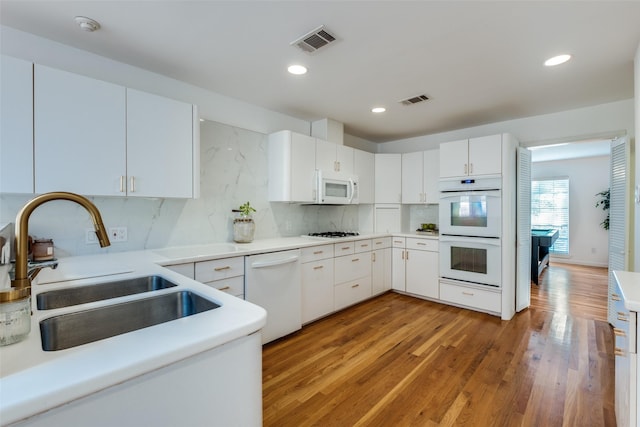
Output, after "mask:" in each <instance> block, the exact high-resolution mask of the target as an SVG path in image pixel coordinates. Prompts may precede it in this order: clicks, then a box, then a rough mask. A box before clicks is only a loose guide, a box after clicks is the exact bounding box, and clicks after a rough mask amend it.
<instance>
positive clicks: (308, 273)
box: [302, 258, 334, 323]
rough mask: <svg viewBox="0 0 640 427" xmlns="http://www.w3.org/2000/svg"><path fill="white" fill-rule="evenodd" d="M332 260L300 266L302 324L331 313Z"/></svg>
mask: <svg viewBox="0 0 640 427" xmlns="http://www.w3.org/2000/svg"><path fill="white" fill-rule="evenodd" d="M333 273H334V269H333V258H332V259H324V260H320V261H314V262H309V263H305V264H302V323H307V322H311V321H312V320H316V319H318V318H320V317H322V316H326V315H327V314H329V313H331V312H332V311H333V302H334V301H333V299H334V295H333V293H334V283H333Z"/></svg>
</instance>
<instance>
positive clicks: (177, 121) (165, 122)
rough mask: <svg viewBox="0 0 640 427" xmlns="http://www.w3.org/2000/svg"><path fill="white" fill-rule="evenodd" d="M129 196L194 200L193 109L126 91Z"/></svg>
mask: <svg viewBox="0 0 640 427" xmlns="http://www.w3.org/2000/svg"><path fill="white" fill-rule="evenodd" d="M127 178H128V182H127V184H128V190H127V191H128V195H129V196H141V197H177V198H192V197H194V179H200V177H199V175H197V176H196V175H194V138H193V106H192V105H191V104H187V103H185V102H180V101H176V100H173V99H168V98H164V97H162V96H157V95H152V94H149V93H145V92H140V91H137V90H133V89H127Z"/></svg>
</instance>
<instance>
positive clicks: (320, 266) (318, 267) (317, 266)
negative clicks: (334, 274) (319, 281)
mask: <svg viewBox="0 0 640 427" xmlns="http://www.w3.org/2000/svg"><path fill="white" fill-rule="evenodd" d="M321 268H324V265H316V266H315V267H313V269H314V270H320V269H321Z"/></svg>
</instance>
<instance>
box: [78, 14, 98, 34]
mask: <svg viewBox="0 0 640 427" xmlns="http://www.w3.org/2000/svg"><path fill="white" fill-rule="evenodd" d="M73 19H74V21H76V24H78V26H79V27H80V28H81V29H82V30H84V31H88V32H90V33H92V32H94V31H96V30H99V29H100V23H99V22H98V21H96V20H93V19H91V18H87V17H86V16H76V17H75V18H73Z"/></svg>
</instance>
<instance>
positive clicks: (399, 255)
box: [393, 237, 440, 299]
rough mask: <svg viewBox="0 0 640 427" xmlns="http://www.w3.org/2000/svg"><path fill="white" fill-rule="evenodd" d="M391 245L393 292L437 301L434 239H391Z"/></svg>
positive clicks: (438, 296) (435, 243) (436, 246)
mask: <svg viewBox="0 0 640 427" xmlns="http://www.w3.org/2000/svg"><path fill="white" fill-rule="evenodd" d="M403 241H404V245H402V243H403ZM393 245H394V248H393V289H395V290H399V291H403V292H407V293H410V294H412V295H417V296H421V297H425V298H429V299H439V298H440V292H439V286H438V264H439V262H438V240H435V239H421V238H413V237H407V238H406V239H404V238H398V237H394V238H393Z"/></svg>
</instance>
